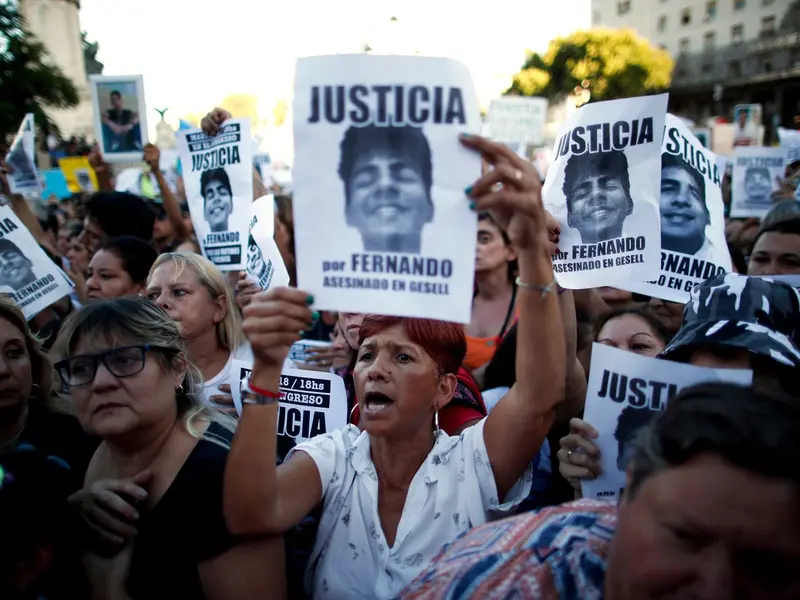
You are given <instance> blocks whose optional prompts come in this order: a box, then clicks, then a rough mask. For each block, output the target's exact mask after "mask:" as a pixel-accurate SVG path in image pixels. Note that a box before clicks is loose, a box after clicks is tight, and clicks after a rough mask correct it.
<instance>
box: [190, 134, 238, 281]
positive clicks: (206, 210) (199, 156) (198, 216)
mask: <svg viewBox="0 0 800 600" xmlns="http://www.w3.org/2000/svg"><path fill="white" fill-rule="evenodd" d="M176 139H177V142H178V149H177V150H178V156H177V158H178V159H179V160H180V162H181V170H182V177H183V185H184V189H185V190H186V201H187V203H188V204H189V214H190V215H191V217H192V226H193V227H194V231H195V235H196V236H197V241H198V243H199V244H200V249H201V251H202V253H203V256H205V257H206V258H207V259H208V260H210V261H211V262H213V263H214V264H215V265H216V266H217V267H218V268H219V269H220V270H222V271H240V270H243V269H246V268H247V239H248V234H249V233H250V220H251V218H252V216H253V215H252V204H253V141H252V138H251V130H250V119H227V120H226V121H225V122H224V123H222V124H220V125H219V128H218V130H217V131H215V133H214V134H213V135H211V134H209V133H206V132H205V131H203V130H201V129H182V130H180V131H178V133H177V135H176Z"/></svg>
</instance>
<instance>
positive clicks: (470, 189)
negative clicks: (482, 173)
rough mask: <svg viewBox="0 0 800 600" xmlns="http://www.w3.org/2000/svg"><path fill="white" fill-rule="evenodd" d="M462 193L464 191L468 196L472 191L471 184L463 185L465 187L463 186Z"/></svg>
mask: <svg viewBox="0 0 800 600" xmlns="http://www.w3.org/2000/svg"><path fill="white" fill-rule="evenodd" d="M464 193H465V194H466V195H467V196H469V195H470V194H471V193H472V186H471V185H468V186H467V187H465V188H464Z"/></svg>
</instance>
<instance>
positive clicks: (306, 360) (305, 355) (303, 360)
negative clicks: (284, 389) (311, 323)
mask: <svg viewBox="0 0 800 600" xmlns="http://www.w3.org/2000/svg"><path fill="white" fill-rule="evenodd" d="M331 345H332V344H331V342H320V341H317V340H297V341H296V342H295V343H294V344H292V347H291V348H290V349H289V356H287V357H286V361H285V362H284V363H283V368H284V370H286V369H302V368H303V365H307V364H313V361H314V355H313V354H309V352H308V351H309V349H310V348H330V347H331Z"/></svg>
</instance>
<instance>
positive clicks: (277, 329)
mask: <svg viewBox="0 0 800 600" xmlns="http://www.w3.org/2000/svg"><path fill="white" fill-rule="evenodd" d="M313 302H314V297H313V296H309V295H308V294H307V293H306V292H303V291H301V290H298V289H295V288H287V287H279V288H273V289H271V290H269V291H266V292H260V293H258V294H256V295H255V296H253V299H252V301H251V302H250V304H248V305H247V306H246V307H245V309H244V310H243V311H242V313H243V314H244V325H243V329H244V333H245V335H246V336H247V339H248V340H249V341H250V346H251V347H252V348H253V355H254V357H255V360H256V362H258V363H260V365H261V366H263V367H275V368H278V369H280V368H281V367H282V366H283V362H284V361H285V360H286V357H287V356H288V355H289V348H291V346H292V344H293V343H295V342H296V341H297V340H299V339H300V338H301V334H302V333H303V332H304V331H305V330H306V329H308V328H309V327H311V326H312V325H313V324H314V315H313V313H312V311H311V309H310V308H309V306H310V305H311V304H312V303H313Z"/></svg>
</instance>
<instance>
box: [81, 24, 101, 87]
mask: <svg viewBox="0 0 800 600" xmlns="http://www.w3.org/2000/svg"><path fill="white" fill-rule="evenodd" d="M81 45H82V46H83V63H84V66H85V68H86V75H87V76H88V75H102V74H103V67H104V66H105V65H104V64H103V63H101V62H100V61H99V60H97V51H98V50H99V48H100V44H98V43H97V42H90V41H89V40H88V39H87V38H86V32H85V31H82V32H81Z"/></svg>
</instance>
